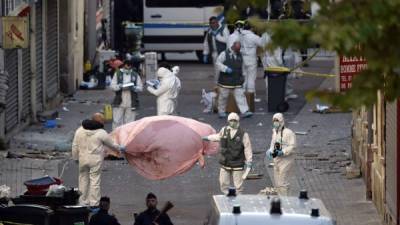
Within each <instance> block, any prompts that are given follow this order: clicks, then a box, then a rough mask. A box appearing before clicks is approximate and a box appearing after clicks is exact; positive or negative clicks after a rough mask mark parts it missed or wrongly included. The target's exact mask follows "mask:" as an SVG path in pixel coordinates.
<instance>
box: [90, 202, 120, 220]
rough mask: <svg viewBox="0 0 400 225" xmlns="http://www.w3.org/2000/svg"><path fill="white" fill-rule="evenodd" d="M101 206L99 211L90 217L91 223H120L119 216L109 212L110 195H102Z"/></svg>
mask: <svg viewBox="0 0 400 225" xmlns="http://www.w3.org/2000/svg"><path fill="white" fill-rule="evenodd" d="M99 207H100V210H99V212H97V213H96V214H94V215H93V216H92V217H91V218H90V222H89V225H120V223H119V222H118V220H117V218H115V216H114V215H110V214H109V213H108V210H109V209H110V198H109V197H101V199H100V205H99Z"/></svg>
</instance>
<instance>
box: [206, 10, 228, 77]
mask: <svg viewBox="0 0 400 225" xmlns="http://www.w3.org/2000/svg"><path fill="white" fill-rule="evenodd" d="M209 23H210V28H209V29H208V31H207V33H206V36H205V38H204V43H203V63H208V58H209V55H211V57H212V60H213V64H214V82H215V83H217V80H218V75H219V70H218V67H217V66H216V65H215V61H216V60H217V57H218V55H219V54H220V53H221V52H223V51H225V50H226V42H227V40H228V37H229V31H228V29H227V28H226V27H225V26H224V25H220V24H219V22H218V19H217V17H215V16H212V17H210V19H209Z"/></svg>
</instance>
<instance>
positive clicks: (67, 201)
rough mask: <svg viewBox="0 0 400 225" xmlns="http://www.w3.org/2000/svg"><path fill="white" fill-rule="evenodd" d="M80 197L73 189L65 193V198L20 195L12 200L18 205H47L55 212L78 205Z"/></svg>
mask: <svg viewBox="0 0 400 225" xmlns="http://www.w3.org/2000/svg"><path fill="white" fill-rule="evenodd" d="M79 196H80V194H79V191H77V190H73V189H71V190H67V191H65V192H64V196H63V197H50V196H44V195H20V196H19V197H17V198H12V202H13V203H14V204H16V205H19V204H37V205H45V206H48V207H50V208H51V209H53V210H54V209H56V208H58V207H60V206H63V205H75V204H77V203H78V199H79Z"/></svg>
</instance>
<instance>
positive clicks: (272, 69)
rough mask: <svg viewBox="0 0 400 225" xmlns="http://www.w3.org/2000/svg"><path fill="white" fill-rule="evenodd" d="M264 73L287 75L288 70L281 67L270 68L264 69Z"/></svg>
mask: <svg viewBox="0 0 400 225" xmlns="http://www.w3.org/2000/svg"><path fill="white" fill-rule="evenodd" d="M265 72H273V73H289V72H290V69H289V68H287V67H283V66H271V67H267V68H265Z"/></svg>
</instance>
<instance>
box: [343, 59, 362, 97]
mask: <svg viewBox="0 0 400 225" xmlns="http://www.w3.org/2000/svg"><path fill="white" fill-rule="evenodd" d="M367 66H368V65H367V61H366V59H365V58H363V57H355V56H350V57H348V56H339V90H340V91H346V90H347V89H350V88H351V84H352V80H353V78H354V76H355V75H357V74H358V73H360V72H361V71H363V70H365V69H366V68H367Z"/></svg>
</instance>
